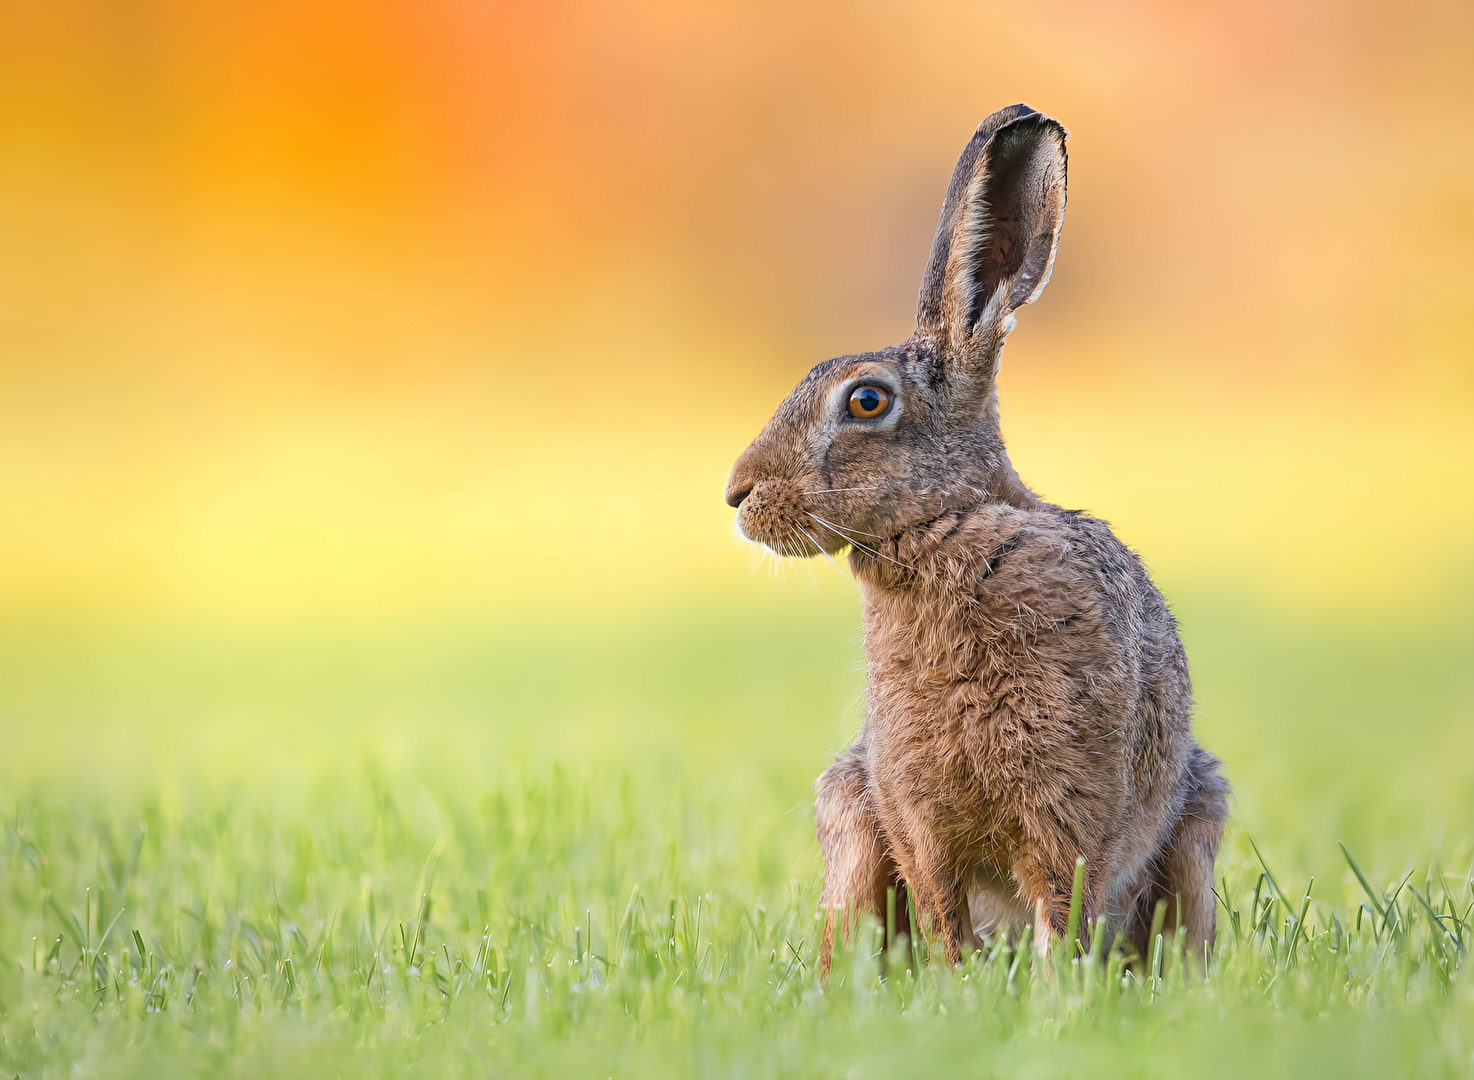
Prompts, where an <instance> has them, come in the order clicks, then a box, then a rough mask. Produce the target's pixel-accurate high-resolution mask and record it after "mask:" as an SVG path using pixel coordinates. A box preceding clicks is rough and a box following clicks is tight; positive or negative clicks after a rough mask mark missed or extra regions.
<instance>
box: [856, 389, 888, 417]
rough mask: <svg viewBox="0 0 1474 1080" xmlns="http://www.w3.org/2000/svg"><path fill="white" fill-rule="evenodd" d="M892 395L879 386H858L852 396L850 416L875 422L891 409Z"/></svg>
mask: <svg viewBox="0 0 1474 1080" xmlns="http://www.w3.org/2000/svg"><path fill="white" fill-rule="evenodd" d="M890 403H891V396H890V394H889V393H888V392H887V391H885V390H883V389H881V388H880V387H878V386H857V387H855V389H854V391H853V392H852V393H851V394H850V415H851V416H853V417H856V418H857V419H860V420H874V419H875V418H876V417H877V416H879V415H880V414H881V413H883V412H885V410H886V409H887V408H889V406H890Z"/></svg>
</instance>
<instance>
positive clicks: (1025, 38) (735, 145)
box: [0, 0, 1474, 620]
mask: <svg viewBox="0 0 1474 1080" xmlns="http://www.w3.org/2000/svg"><path fill="white" fill-rule="evenodd" d="M1470 57H1474V10H1471V9H1470V8H1469V6H1468V5H1467V4H1464V3H1457V2H1452V0H1449V2H1439V0H1430V2H1415V3H1404V4H1395V5H1394V4H1372V3H1316V2H1306V3H1290V4H1287V3H1283V2H1268V0H1266V2H1243V0H1234V2H1232V3H1219V4H1213V5H1193V6H1191V7H1185V6H1183V5H1177V4H1169V3H1165V2H1164V3H1146V2H1142V3H1125V4H1119V5H1098V4H1088V3H1042V4H1037V5H1030V6H1028V7H1027V8H1020V7H1019V6H1018V5H1001V4H960V3H959V4H927V5H919V4H918V5H906V6H904V7H891V6H888V5H881V4H874V3H858V4H853V3H851V4H837V3H835V4H804V5H789V4H776V3H745V4H733V3H709V4H699V5H693V4H677V3H642V2H635V3H620V4H614V3H607V2H599V0H587V2H580V3H572V2H570V3H499V2H487V0H446V2H426V0H415V2H410V0H404V2H398V3H396V2H388V0H360V2H356V3H352V4H349V3H337V2H329V0H312V2H306V0H304V2H298V3H286V2H281V0H257V2H252V3H244V2H238V0H231V2H220V3H210V4H200V3H184V2H162V0H160V2H146V0H140V2H138V3H132V4H127V5H124V4H118V3H111V2H103V0H95V2H91V3H76V2H71V0H20V2H15V3H8V4H5V5H3V6H0V607H3V608H4V609H5V610H6V611H8V612H10V613H11V614H12V615H18V616H20V617H23V618H31V617H35V616H36V615H38V614H50V613H54V614H65V615H69V616H70V615H74V614H84V615H97V614H101V615H125V616H133V615H138V614H150V615H164V616H186V617H203V618H211V619H225V620H235V619H268V620H275V619H281V618H293V617H299V616H318V615H351V616H369V615H371V616H384V617H398V616H402V615H405V614H407V613H422V612H434V611H446V610H464V609H486V608H498V607H501V606H504V605H524V604H536V605H541V606H550V607H554V608H561V607H569V608H571V609H572V610H575V611H577V610H586V609H593V608H597V607H607V606H609V605H625V606H627V605H630V604H636V605H649V604H658V603H661V602H664V601H666V600H672V599H677V598H681V597H689V596H692V595H698V594H699V595H707V594H711V595H729V594H733V593H735V592H736V591H737V590H743V589H750V588H751V582H752V564H753V560H752V557H751V556H750V554H749V553H747V552H745V551H744V550H743V549H742V546H741V545H740V544H739V543H738V542H737V540H736V539H735V538H734V537H733V535H732V532H731V529H730V520H729V519H730V511H728V510H727V508H726V507H725V506H723V505H722V501H721V489H722V485H723V481H724V479H725V474H726V470H727V468H728V467H729V465H730V462H731V461H732V459H733V458H734V457H735V456H736V454H737V453H738V452H739V451H740V450H741V448H742V446H743V445H745V443H746V441H747V440H748V439H749V438H750V437H751V435H752V434H754V433H755V432H756V430H757V429H758V427H759V426H760V425H761V423H762V422H763V420H764V419H765V418H766V416H767V415H768V413H769V412H770V411H771V409H772V407H773V406H774V405H775V404H776V402H777V401H778V400H779V398H781V396H782V395H783V394H784V393H785V392H786V391H787V389H788V388H789V387H790V386H791V385H792V384H793V383H794V382H795V381H796V380H797V378H798V377H799V376H800V375H801V374H802V372H803V371H804V370H806V369H807V367H808V366H809V365H810V364H812V363H813V362H815V361H817V360H820V359H822V358H824V357H826V356H829V355H833V354H837V353H841V352H848V351H856V350H861V349H865V348H873V347H878V346H881V345H884V344H887V343H891V342H894V341H897V340H900V339H902V338H904V337H905V336H906V335H907V334H908V333H909V331H910V328H911V320H912V312H913V306H914V297H915V288H916V283H917V281H918V279H919V276H920V271H921V266H922V263H923V261H924V258H925V255H926V248H927V245H928V243H929V240H930V237H931V232H932V229H933V226H934V223H935V217H936V212H937V208H938V206H939V204H940V201H941V195H942V191H943V188H944V186H945V184H946V181H947V177H948V175H949V173H950V170H951V166H952V163H953V161H954V159H955V156H956V154H957V152H958V150H959V149H960V148H961V146H962V145H963V143H964V142H965V141H966V138H967V136H968V134H969V133H970V132H971V130H972V128H973V127H974V125H975V124H976V123H977V122H978V121H979V120H980V119H981V118H982V117H983V116H984V115H986V114H987V113H988V112H990V111H992V110H993V109H995V108H997V107H999V106H1002V105H1005V104H1008V103H1011V102H1014V101H1020V100H1022V101H1027V102H1028V103H1029V104H1031V105H1034V106H1035V107H1037V108H1040V109H1043V110H1045V111H1048V112H1050V113H1052V114H1054V115H1056V116H1058V117H1059V118H1061V119H1062V120H1063V121H1064V122H1065V123H1066V124H1067V126H1069V127H1070V128H1071V131H1072V142H1071V146H1070V149H1071V176H1070V185H1071V186H1070V207H1069V214H1068V217H1067V221H1066V225H1065V231H1064V237H1063V241H1062V245H1061V251H1060V257H1059V262H1058V264H1057V267H1056V273H1055V277H1054V281H1053V283H1052V285H1051V287H1050V289H1049V290H1048V291H1047V292H1046V294H1045V295H1044V297H1043V298H1042V299H1041V301H1040V302H1039V303H1038V304H1036V305H1035V306H1034V307H1033V308H1032V309H1029V310H1027V311H1025V312H1023V313H1022V315H1021V318H1020V328H1019V330H1018V332H1017V333H1016V334H1015V336H1014V338H1013V343H1012V345H1011V347H1010V349H1009V355H1008V357H1007V366H1006V373H1005V381H1004V385H1003V410H1004V423H1005V431H1006V433H1007V434H1008V436H1009V439H1010V444H1011V447H1012V449H1013V454H1014V458H1015V461H1016V462H1017V463H1018V465H1019V467H1020V469H1021V471H1022V473H1023V474H1024V476H1025V478H1026V479H1028V480H1030V481H1031V482H1033V483H1034V485H1035V486H1036V487H1037V488H1039V489H1040V490H1041V491H1042V492H1043V493H1044V494H1045V495H1047V496H1049V497H1051V498H1054V499H1057V500H1059V501H1061V502H1064V503H1067V504H1070V505H1076V506H1084V507H1087V508H1089V509H1092V510H1094V511H1096V512H1098V513H1100V514H1102V515H1104V516H1106V517H1108V518H1110V519H1111V520H1112V521H1114V522H1115V523H1116V525H1117V527H1118V529H1119V530H1120V531H1121V532H1122V534H1123V535H1124V536H1125V537H1126V539H1127V540H1128V541H1129V542H1131V543H1133V544H1135V545H1137V546H1138V547H1140V548H1141V549H1142V551H1143V552H1144V554H1145V555H1146V556H1147V558H1148V560H1149V562H1151V563H1152V565H1153V566H1154V568H1156V569H1157V571H1158V574H1159V576H1160V577H1162V579H1163V580H1164V582H1165V583H1166V584H1167V586H1168V591H1169V594H1170V592H1171V591H1172V588H1173V586H1174V584H1180V583H1188V582H1191V583H1201V584H1205V585H1208V586H1211V587H1214V588H1231V589H1235V590H1242V591H1244V592H1247V593H1252V594H1254V595H1256V596H1258V597H1259V598H1260V599H1261V600H1262V601H1264V602H1266V603H1269V604H1289V605H1294V606H1315V607H1331V608H1351V609H1356V610H1362V611H1371V612H1375V611H1379V610H1383V609H1387V608H1401V609H1412V610H1419V609H1423V608H1427V607H1430V606H1435V607H1436V606H1438V605H1440V604H1446V603H1450V602H1453V601H1454V600H1457V599H1458V597H1459V595H1460V591H1461V590H1462V593H1465V594H1466V593H1467V591H1468V589H1467V584H1468V582H1469V580H1470V574H1469V572H1468V571H1469V569H1470V567H1471V566H1474V499H1471V498H1470V492H1471V491H1474V363H1471V361H1474V138H1471V135H1474V63H1471V62H1470ZM815 572H816V573H830V574H832V571H828V570H827V569H826V568H816V570H815ZM802 573H803V574H804V575H806V574H807V573H808V571H807V570H804V571H803V572H802ZM804 580H807V579H806V578H804ZM1450 581H1457V582H1459V583H1460V584H1459V587H1458V588H1457V589H1453V588H1451V587H1450V584H1449V583H1450Z"/></svg>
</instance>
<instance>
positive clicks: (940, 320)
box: [727, 105, 1066, 555]
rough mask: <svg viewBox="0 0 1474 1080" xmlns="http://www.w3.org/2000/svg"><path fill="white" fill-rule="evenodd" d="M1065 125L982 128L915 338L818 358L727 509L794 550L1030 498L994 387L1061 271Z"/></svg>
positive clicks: (733, 487)
mask: <svg viewBox="0 0 1474 1080" xmlns="http://www.w3.org/2000/svg"><path fill="white" fill-rule="evenodd" d="M1065 139H1066V133H1065V129H1064V128H1063V127H1062V126H1061V125H1060V124H1059V122H1058V121H1055V120H1051V119H1050V118H1049V117H1047V116H1044V115H1042V114H1040V113H1037V112H1035V111H1034V110H1033V109H1030V108H1029V107H1027V106H1025V105H1014V106H1011V107H1010V108H1007V109H1003V110H1001V111H999V112H996V113H994V114H993V115H992V116H990V117H988V119H987V120H985V121H983V123H982V125H981V126H980V127H979V128H978V130H977V132H976V133H975V134H974V135H973V137H972V139H971V141H970V142H968V144H967V147H966V148H965V149H964V150H963V151H962V157H961V158H959V159H958V162H957V169H956V171H955V172H954V173H953V174H952V182H951V184H950V185H949V186H948V188H947V197H946V200H945V201H944V202H943V204H942V215H941V219H940V220H939V222H938V223H937V235H936V239H935V240H934V241H933V242H932V249H931V256H930V258H929V259H928V260H927V264H926V274H925V276H924V277H923V279H922V282H921V295H920V297H919V299H918V302H917V311H916V333H915V334H913V335H912V337H911V339H910V340H909V341H907V342H905V343H904V344H902V345H896V346H893V347H892V348H889V349H883V350H881V351H880V352H874V353H863V354H861V355H859V356H841V357H838V358H837V359H834V360H826V361H824V362H823V363H822V364H819V365H817V366H816V367H815V368H814V369H813V370H812V371H810V372H809V373H808V375H806V376H804V379H803V381H802V382H800V383H799V384H798V386H797V387H796V388H795V389H794V391H793V393H791V394H789V395H788V398H787V400H785V401H784V402H783V404H782V405H780V406H778V411H777V412H776V413H775V414H774V415H773V418H772V419H771V420H769V421H768V424H767V426H766V427H764V428H763V430H762V433H761V434H759V435H758V437H757V439H756V440H754V441H753V444H752V445H751V446H749V447H748V448H747V450H746V451H745V452H744V453H743V455H742V456H741V457H740V458H738V459H737V464H736V465H735V466H734V467H733V469H732V476H731V478H730V479H729V480H728V481H727V502H728V503H729V504H730V505H732V506H735V507H737V508H738V514H737V524H738V527H739V528H740V529H741V530H742V533H743V535H744V536H746V537H747V538H748V539H750V540H756V541H758V542H760V543H763V544H766V545H767V546H768V547H770V548H772V549H773V550H774V551H776V552H778V553H779V554H781V555H817V554H819V553H820V552H821V551H828V552H835V551H839V550H840V549H841V548H843V547H845V546H846V545H849V544H854V545H855V546H857V547H863V546H865V545H867V544H869V543H873V542H874V541H873V540H871V539H868V538H871V537H890V536H894V535H896V534H897V533H899V532H901V531H903V530H905V529H906V528H908V527H910V526H913V525H917V524H920V523H922V522H925V521H929V520H931V519H932V518H935V517H937V516H938V515H940V514H942V513H944V512H945V511H947V510H949V509H956V508H962V507H966V506H970V505H976V504H977V503H978V502H981V501H982V500H984V499H986V498H989V497H999V496H1001V495H1004V494H1006V493H1017V492H1020V491H1022V490H1023V489H1022V487H1021V485H1019V482H1018V479H1017V477H1016V476H1015V475H1014V473H1013V469H1012V467H1011V466H1010V465H1009V462H1008V456H1007V454H1006V453H1005V451H1004V449H1003V439H1002V436H1001V434H1000V432H999V427H998V411H997V399H996V396H995V393H994V383H995V379H996V376H997V373H998V359H999V352H1000V350H1001V349H1002V348H1003V340H1004V338H1005V337H1006V336H1007V334H1008V332H1009V331H1010V330H1011V329H1012V328H1013V311H1014V309H1015V308H1018V307H1020V306H1021V305H1023V304H1027V303H1030V302H1031V301H1033V300H1034V298H1035V297H1037V296H1038V295H1039V293H1040V291H1042V290H1043V288H1044V284H1045V282H1047V281H1048V280H1049V271H1050V268H1051V266H1052V265H1053V262H1054V252H1055V247H1056V245H1057V244H1058V242H1059V230H1060V225H1061V223H1062V222H1063V221H1064V210H1065Z"/></svg>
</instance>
